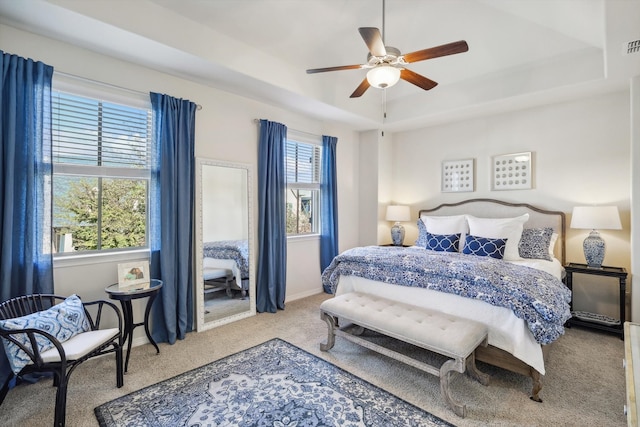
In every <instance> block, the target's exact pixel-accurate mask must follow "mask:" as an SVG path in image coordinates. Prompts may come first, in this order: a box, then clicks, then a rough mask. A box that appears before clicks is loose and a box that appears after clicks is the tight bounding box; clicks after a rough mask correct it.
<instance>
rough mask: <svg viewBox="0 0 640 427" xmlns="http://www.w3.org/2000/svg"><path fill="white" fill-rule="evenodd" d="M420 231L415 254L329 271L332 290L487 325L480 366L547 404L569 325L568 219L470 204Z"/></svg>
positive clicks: (442, 209)
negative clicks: (551, 372) (553, 353)
mask: <svg viewBox="0 0 640 427" xmlns="http://www.w3.org/2000/svg"><path fill="white" fill-rule="evenodd" d="M417 224H418V228H419V231H420V235H419V237H418V240H417V241H416V245H415V246H413V247H409V248H401V247H368V248H354V249H351V250H348V251H345V252H343V253H342V254H340V255H339V256H338V257H336V258H335V259H334V260H333V262H332V264H331V265H330V266H329V267H328V268H327V269H326V270H325V271H324V272H323V284H324V285H326V286H327V287H329V288H331V289H332V290H333V291H334V293H335V294H336V295H341V294H344V293H348V292H363V293H368V294H372V295H376V296H379V297H383V298H386V299H390V300H396V301H399V302H410V303H411V304H414V305H419V306H421V307H424V308H428V309H435V310H438V311H441V312H444V313H447V314H452V315H455V316H458V317H461V318H466V319H470V320H475V321H478V322H481V323H483V324H486V325H487V327H488V328H489V346H488V347H486V348H482V347H481V348H479V349H478V352H477V354H476V358H477V359H478V360H480V361H483V362H486V363H489V364H491V365H495V366H498V367H501V368H504V369H508V370H510V371H513V372H516V373H519V374H524V375H527V376H530V377H531V378H532V381H533V387H532V394H531V398H532V399H533V400H536V401H541V399H540V396H539V392H540V390H541V389H542V376H543V375H544V373H545V360H546V356H547V354H548V350H549V348H550V346H551V345H552V343H553V342H554V341H555V340H557V339H558V338H559V337H560V336H561V335H562V334H563V333H564V323H565V322H566V320H567V319H568V318H569V317H570V310H569V301H570V292H569V290H568V289H567V288H566V287H565V286H564V284H563V283H562V281H561V280H562V278H563V272H564V270H563V267H562V266H563V265H564V263H565V227H566V224H565V216H564V213H562V212H558V211H549V210H546V209H541V208H538V207H535V206H532V205H529V204H524V203H518V204H515V203H508V202H503V201H499V200H494V199H470V200H466V201H462V202H458V203H450V204H442V205H440V206H437V207H435V208H432V209H423V210H421V211H420V212H419V219H418V222H417ZM453 231H456V232H455V233H454V232H453ZM457 234H459V235H460V236H458V237H457V244H458V246H456V245H455V243H456V237H455V235H457ZM461 243H462V244H461ZM465 244H468V245H469V246H468V247H467V249H464V246H465ZM425 245H428V246H429V248H430V249H431V250H429V249H426V247H425ZM474 245H475V246H474ZM474 248H480V249H478V251H477V252H474ZM487 248H489V249H487ZM496 248H497V249H496ZM454 249H455V250H454ZM496 250H497V253H496V254H494V253H493V252H492V251H496ZM461 251H466V252H468V253H461ZM521 253H522V254H523V255H524V257H523V256H520V254H521ZM477 255H483V256H477ZM498 258H501V259H498ZM399 259H401V261H400V260H399ZM396 265H397V267H394V266H396ZM394 269H397V270H399V271H400V273H398V274H392V273H391V272H392V271H393V270H394ZM476 269H478V270H486V271H487V273H486V274H487V276H489V278H483V277H482V276H480V273H476ZM494 269H498V270H495V271H497V273H496V272H494ZM469 272H471V273H472V274H468V273H469ZM483 274H484V273H483ZM467 276H469V277H467ZM533 284H535V286H532V285H533ZM524 289H528V290H530V291H531V292H529V291H528V292H526V293H525V292H522V291H521V290H524ZM498 292H500V293H498ZM524 319H526V320H524Z"/></svg>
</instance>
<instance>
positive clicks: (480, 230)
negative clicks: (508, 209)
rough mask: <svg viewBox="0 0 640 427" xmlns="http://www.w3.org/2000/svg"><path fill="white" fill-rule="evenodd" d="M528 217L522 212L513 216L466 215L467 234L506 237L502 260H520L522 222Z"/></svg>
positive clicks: (495, 237)
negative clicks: (519, 247)
mask: <svg viewBox="0 0 640 427" xmlns="http://www.w3.org/2000/svg"><path fill="white" fill-rule="evenodd" d="M528 219H529V214H528V213H526V214H523V215H520V216H518V217H515V218H478V217H475V216H472V215H467V222H468V223H469V234H470V235H472V236H478V237H488V238H490V239H507V244H506V247H505V250H504V257H503V259H504V260H507V261H517V260H521V259H522V258H520V252H519V250H518V245H519V244H520V237H522V229H523V228H524V223H525V222H527V220H528Z"/></svg>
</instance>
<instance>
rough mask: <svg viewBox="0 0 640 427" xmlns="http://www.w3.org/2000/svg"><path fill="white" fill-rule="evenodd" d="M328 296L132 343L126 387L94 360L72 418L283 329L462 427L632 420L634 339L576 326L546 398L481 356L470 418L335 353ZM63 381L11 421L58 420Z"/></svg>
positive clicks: (553, 357)
mask: <svg viewBox="0 0 640 427" xmlns="http://www.w3.org/2000/svg"><path fill="white" fill-rule="evenodd" d="M327 297H328V296H326V295H324V294H320V295H317V296H312V297H309V298H305V299H302V300H298V301H293V302H291V303H288V304H287V306H286V309H285V310H284V311H281V312H279V313H278V314H266V313H265V314H259V315H257V316H255V317H252V318H249V319H244V320H241V321H238V322H235V323H232V324H229V325H225V326H221V327H219V328H216V329H213V330H210V331H207V332H203V333H190V334H188V336H187V338H186V339H185V340H183V341H179V342H177V343H176V344H175V345H172V346H171V345H167V344H161V345H160V355H157V356H156V355H155V351H154V349H153V347H151V345H144V346H140V347H136V348H134V349H133V350H132V354H131V360H130V362H129V373H127V375H125V385H124V387H122V388H120V389H117V388H116V387H115V372H114V370H113V369H114V368H113V360H112V356H109V357H105V358H102V359H98V360H92V361H89V362H86V363H85V364H83V365H82V366H80V367H79V368H78V369H77V370H76V372H74V373H73V375H72V376H71V381H70V384H69V395H68V404H67V425H68V426H97V425H98V424H97V421H96V419H95V416H94V413H93V408H94V407H95V406H98V405H100V404H102V403H104V402H107V401H109V400H112V399H115V398H116V397H119V396H122V395H124V394H127V393H130V392H132V391H135V390H138V389H140V388H142V387H145V386H148V385H151V384H154V383H156V382H158V381H161V380H164V379H167V378H170V377H173V376H175V375H177V374H179V373H181V372H184V371H186V370H189V369H193V368H196V367H198V366H201V365H203V364H206V363H209V362H211V361H213V360H216V359H219V358H221V357H223V356H227V355H229V354H232V353H235V352H238V351H240V350H242V349H244V348H247V347H249V346H253V345H256V344H259V343H261V342H264V341H266V340H268V339H271V338H275V337H279V338H281V339H284V340H286V341H289V342H290V343H292V344H294V345H297V346H298V347H301V348H303V349H305V350H307V351H309V352H311V353H313V354H316V355H319V356H320V357H323V358H324V359H326V360H328V361H330V362H332V363H334V364H336V365H338V366H340V367H342V368H344V369H346V370H348V371H349V372H351V373H353V374H355V375H358V376H360V377H361V378H364V379H367V380H368V381H370V382H372V383H373V384H376V385H378V386H380V387H382V388H384V389H385V390H388V391H390V392H391V393H394V394H396V395H397V396H399V397H401V398H403V399H405V400H407V401H409V402H411V403H413V404H415V405H417V406H419V407H421V408H424V409H425V410H427V411H429V412H431V413H432V414H434V415H437V416H439V417H441V418H443V419H446V420H447V421H449V422H451V423H453V424H456V425H458V426H461V427H462V426H485V425H494V426H624V425H626V420H625V417H624V414H623V405H624V403H625V382H624V370H623V369H622V358H623V356H624V345H623V342H622V340H620V339H619V338H617V337H614V336H611V335H607V334H600V333H598V332H595V331H591V330H585V329H579V328H573V329H569V330H567V333H566V334H565V336H563V337H562V338H561V339H560V340H559V341H558V342H557V343H556V345H555V346H554V348H553V349H552V351H551V354H550V359H549V361H548V363H547V375H546V378H545V387H544V389H543V391H542V393H541V396H542V398H543V399H544V403H542V404H539V403H535V402H532V401H531V400H529V394H528V393H529V391H530V380H529V379H527V378H524V377H522V376H519V375H516V374H511V373H509V372H506V371H503V370H500V369H497V368H492V367H489V366H487V365H484V364H480V363H479V367H480V368H481V369H482V370H483V371H484V372H487V373H489V374H491V376H492V381H491V384H490V385H489V386H488V387H484V386H482V385H480V384H478V383H476V382H474V381H473V380H471V379H469V378H468V377H464V376H458V377H457V378H456V379H455V380H454V381H453V382H452V394H453V395H454V396H455V397H456V398H458V399H460V400H462V401H464V402H466V403H467V414H468V415H467V417H466V418H464V419H462V418H459V417H457V416H456V415H454V414H453V413H452V412H451V411H450V410H449V409H448V408H447V407H446V406H445V405H444V403H443V401H442V398H441V396H440V390H439V382H438V378H436V377H433V376H431V375H428V374H423V373H421V372H420V371H418V370H416V369H414V368H410V367H407V366H405V365H403V364H401V363H399V362H395V361H392V360H391V359H388V358H386V357H385V356H381V355H378V354H375V353H373V352H371V351H369V350H366V349H363V348H360V347H358V346H356V345H355V344H352V343H349V342H347V341H345V340H341V339H340V338H338V339H337V342H336V346H335V347H334V348H333V349H332V350H331V351H330V352H327V353H323V352H321V351H320V350H319V343H320V342H324V341H325V340H326V325H325V323H324V322H322V321H321V320H320V316H319V313H318V306H319V304H320V303H321V302H322V301H323V300H324V299H325V298H327ZM54 396H55V389H54V388H53V387H52V386H51V382H50V381H44V382H40V383H38V384H35V385H29V386H19V387H17V388H15V389H13V390H11V391H9V394H8V395H7V397H6V399H5V401H4V403H3V404H2V406H0V425H2V426H47V425H51V423H52V422H53V406H54Z"/></svg>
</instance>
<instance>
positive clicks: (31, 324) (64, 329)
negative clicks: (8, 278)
mask: <svg viewBox="0 0 640 427" xmlns="http://www.w3.org/2000/svg"><path fill="white" fill-rule="evenodd" d="M0 328H3V329H7V330H19V329H39V330H41V331H45V332H48V333H49V334H51V335H53V336H54V337H56V339H57V340H58V341H60V342H64V341H66V340H68V339H69V338H71V337H73V336H75V335H77V334H79V333H81V332H86V331H88V330H89V329H90V326H89V321H88V320H87V317H86V316H85V313H84V308H83V306H82V301H81V300H80V298H79V297H78V296H77V295H71V296H70V297H68V298H66V299H65V300H64V301H62V302H61V303H60V304H56V305H54V306H53V307H51V308H49V309H48V310H44V311H39V312H37V313H32V314H28V315H26V316H22V317H16V318H14V319H6V320H0ZM14 338H16V339H17V340H18V341H20V343H21V344H23V345H25V346H26V347H27V348H31V344H30V342H29V337H28V336H27V334H19V335H14ZM2 342H3V344H4V349H5V353H6V354H7V358H8V359H9V363H10V364H11V369H12V370H13V372H14V373H15V374H18V373H19V372H20V370H21V369H22V368H24V367H25V366H26V365H28V364H29V363H31V359H30V358H29V357H28V356H27V354H26V353H25V352H24V351H22V350H21V349H20V347H18V345H16V344H14V343H12V342H10V341H9V340H6V339H4V338H3V339H2ZM36 343H37V345H38V349H39V350H40V351H41V352H42V351H47V350H49V349H50V348H52V347H53V344H52V343H51V341H49V340H48V339H46V338H45V337H44V336H42V335H36Z"/></svg>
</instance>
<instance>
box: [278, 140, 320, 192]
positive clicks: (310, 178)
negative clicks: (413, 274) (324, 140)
mask: <svg viewBox="0 0 640 427" xmlns="http://www.w3.org/2000/svg"><path fill="white" fill-rule="evenodd" d="M320 152H321V147H320V146H317V145H314V144H307V143H301V142H297V141H292V140H288V141H287V155H286V162H287V164H286V169H287V184H288V185H289V186H291V185H294V186H295V187H297V188H304V187H309V188H318V186H319V183H320Z"/></svg>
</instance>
